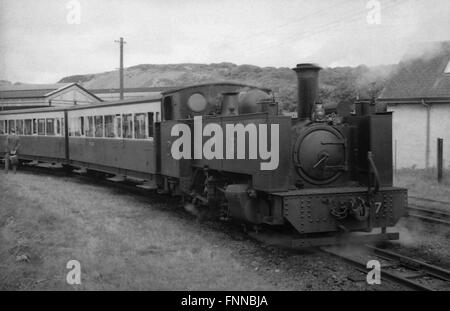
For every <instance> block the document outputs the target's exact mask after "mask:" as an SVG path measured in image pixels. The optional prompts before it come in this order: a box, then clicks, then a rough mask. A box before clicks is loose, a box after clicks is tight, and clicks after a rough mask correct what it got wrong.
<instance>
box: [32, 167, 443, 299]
mask: <svg viewBox="0 0 450 311" xmlns="http://www.w3.org/2000/svg"><path fill="white" fill-rule="evenodd" d="M25 170H28V171H34V172H47V173H49V172H51V173H52V174H55V173H56V175H66V174H67V173H66V172H64V171H63V170H62V169H61V168H59V167H46V166H37V167H36V166H34V167H27V168H26V169H25ZM69 175H70V176H77V178H81V179H84V180H85V181H91V182H95V183H100V184H103V185H108V186H115V187H117V188H120V189H123V190H126V191H131V192H134V193H140V194H148V191H143V190H142V189H139V188H137V187H136V185H133V184H126V183H117V182H111V181H108V180H106V179H104V178H96V177H95V176H83V175H81V176H80V175H78V174H73V173H70V174H69ZM443 203H446V202H443ZM419 213H420V214H419ZM409 217H417V218H420V219H422V220H426V221H432V222H439V223H442V224H446V225H450V214H449V213H444V212H439V211H436V210H429V209H426V208H423V207H419V206H415V205H412V204H410V206H409ZM443 218H445V219H447V220H443ZM320 250H321V251H323V252H325V253H328V254H330V255H332V256H335V257H338V258H340V259H343V260H344V261H346V262H348V263H350V264H352V265H354V266H355V267H356V268H357V270H358V271H360V272H362V273H364V274H366V273H367V272H368V269H367V268H366V264H367V262H368V261H369V260H373V259H376V260H379V261H380V263H381V279H382V281H383V280H389V281H391V282H394V283H396V284H401V285H403V286H405V287H407V288H409V289H413V290H422V291H434V290H450V270H446V269H443V268H440V267H437V266H434V265H430V264H427V263H425V262H422V261H419V260H417V259H413V258H410V257H406V256H403V255H400V254H397V253H394V252H392V251H387V250H384V249H380V248H376V247H373V246H370V245H365V246H363V247H361V248H358V249H357V251H356V252H355V251H352V252H350V253H349V252H346V251H345V250H344V251H342V250H340V249H339V248H337V247H321V248H320Z"/></svg>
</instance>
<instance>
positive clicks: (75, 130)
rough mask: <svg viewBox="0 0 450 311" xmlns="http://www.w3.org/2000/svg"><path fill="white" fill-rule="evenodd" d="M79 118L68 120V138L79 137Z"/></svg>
mask: <svg viewBox="0 0 450 311" xmlns="http://www.w3.org/2000/svg"><path fill="white" fill-rule="evenodd" d="M81 118H82V117H78V118H70V119H69V136H77V137H80V136H81Z"/></svg>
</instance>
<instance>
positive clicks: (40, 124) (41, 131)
mask: <svg viewBox="0 0 450 311" xmlns="http://www.w3.org/2000/svg"><path fill="white" fill-rule="evenodd" d="M38 135H45V119H38Z"/></svg>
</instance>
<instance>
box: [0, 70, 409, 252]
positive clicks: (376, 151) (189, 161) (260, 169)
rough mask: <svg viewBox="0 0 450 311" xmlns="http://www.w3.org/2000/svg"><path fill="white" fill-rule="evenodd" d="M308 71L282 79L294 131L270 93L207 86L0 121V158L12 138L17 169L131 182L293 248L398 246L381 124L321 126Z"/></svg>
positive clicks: (15, 114) (356, 117)
mask: <svg viewBox="0 0 450 311" xmlns="http://www.w3.org/2000/svg"><path fill="white" fill-rule="evenodd" d="M320 69H321V68H320V67H318V66H316V65H313V64H300V65H297V67H296V68H294V69H293V70H294V71H295V72H296V73H297V78H298V109H297V110H298V111H297V112H298V117H297V118H295V119H293V118H291V117H288V116H283V115H280V114H279V109H278V105H277V103H276V101H275V100H274V96H273V94H272V93H271V91H270V90H267V89H262V88H257V87H254V86H250V85H244V84H236V83H210V84H203V85H194V86H189V87H184V88H179V89H171V90H168V91H165V92H161V93H160V94H157V95H155V96H152V97H147V98H142V99H139V100H125V101H119V102H111V103H100V104H93V105H86V106H74V107H62V108H61V107H59V108H41V109H28V110H20V111H19V110H16V111H4V112H0V146H1V147H0V148H3V146H4V140H5V139H6V135H7V134H8V133H9V132H10V131H11V129H12V128H15V129H16V133H17V134H18V135H20V136H21V144H22V148H21V150H20V151H19V156H20V158H21V160H22V161H34V162H35V163H37V162H38V161H45V162H52V163H60V164H62V165H64V166H65V167H68V168H71V169H73V168H78V172H87V171H89V170H92V171H98V172H104V173H106V174H108V176H109V179H110V180H113V181H122V180H125V179H127V178H128V179H134V180H138V181H139V185H138V186H139V187H142V188H145V189H149V190H158V191H159V192H162V193H167V194H172V195H180V196H182V197H183V199H184V200H185V201H187V202H189V204H192V205H193V206H195V207H196V208H198V209H202V210H207V211H209V212H211V215H215V216H217V217H220V216H221V217H227V218H232V219H236V220H238V221H241V222H243V223H247V224H252V225H255V226H272V227H274V228H282V229H283V230H285V231H288V232H291V233H292V235H291V237H292V238H291V239H290V240H289V243H290V245H291V246H293V247H306V246H313V245H329V244H335V243H341V242H343V241H345V243H348V242H368V241H379V240H392V239H398V237H399V236H398V233H396V232H387V228H388V227H392V226H394V225H395V224H396V223H397V222H398V220H399V219H400V217H401V216H402V215H403V213H404V209H405V207H406V204H407V191H406V189H402V188H397V187H393V174H392V132H391V131H392V116H391V113H389V112H385V111H383V112H377V111H375V110H374V109H373V107H372V106H370V105H369V104H368V103H365V102H361V103H356V104H355V110H354V111H353V112H352V111H351V109H350V108H349V107H346V106H340V107H339V109H338V111H337V113H333V114H326V113H325V110H324V107H323V105H321V104H320V103H319V102H318V101H317V89H318V76H319V71H320ZM192 133H194V134H193V135H192ZM196 133H197V134H196ZM198 133H200V134H198ZM224 134H226V135H224ZM269 138H270V139H269ZM1 151H3V152H4V150H1V149H0V152H1ZM374 229H378V230H379V232H372V231H374ZM355 233H358V234H355Z"/></svg>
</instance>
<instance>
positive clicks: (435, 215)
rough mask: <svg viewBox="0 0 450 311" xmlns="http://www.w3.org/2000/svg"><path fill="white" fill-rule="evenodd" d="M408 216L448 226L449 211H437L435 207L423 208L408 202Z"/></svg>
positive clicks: (449, 223) (449, 221)
mask: <svg viewBox="0 0 450 311" xmlns="http://www.w3.org/2000/svg"><path fill="white" fill-rule="evenodd" d="M408 217H412V218H417V219H420V220H423V221H427V222H432V223H438V224H442V225H445V226H450V213H448V212H444V211H439V210H436V209H430V208H425V207H423V206H419V205H415V204H409V206H408Z"/></svg>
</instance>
